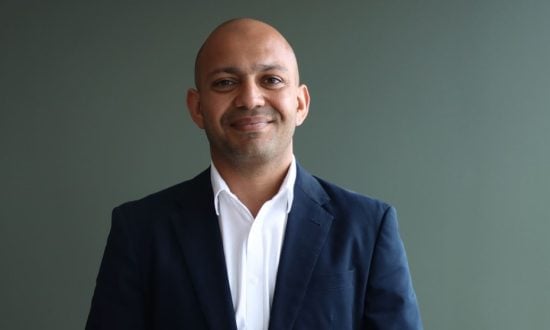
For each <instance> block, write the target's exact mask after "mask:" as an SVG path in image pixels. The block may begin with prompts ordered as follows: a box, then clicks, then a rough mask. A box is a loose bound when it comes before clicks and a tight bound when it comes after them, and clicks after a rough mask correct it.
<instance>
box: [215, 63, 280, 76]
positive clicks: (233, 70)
mask: <svg viewBox="0 0 550 330" xmlns="http://www.w3.org/2000/svg"><path fill="white" fill-rule="evenodd" d="M252 69H253V70H254V71H257V72H267V71H271V70H280V71H284V72H288V69H287V68H286V67H284V66H282V65H280V64H256V65H254V66H253V67H252ZM218 73H230V74H236V75H239V74H244V73H245V72H244V70H242V69H239V68H237V67H234V66H227V67H221V68H217V69H214V70H212V71H211V72H209V73H208V76H209V77H211V76H213V75H216V74H218Z"/></svg>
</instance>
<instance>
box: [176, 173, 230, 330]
mask: <svg viewBox="0 0 550 330" xmlns="http://www.w3.org/2000/svg"><path fill="white" fill-rule="evenodd" d="M189 183H190V185H189V186H188V188H187V189H185V191H183V192H182V194H180V196H178V200H179V203H180V205H181V206H182V207H181V210H180V213H179V214H177V215H176V216H174V217H173V218H172V223H173V225H174V227H175V232H176V235H177V237H178V240H179V243H180V245H181V248H182V251H183V254H184V257H185V261H186V263H187V266H188V267H187V270H188V271H189V276H190V278H191V281H192V283H193V285H194V287H195V290H196V292H197V296H198V299H199V303H200V304H201V307H202V309H203V311H204V314H205V317H206V320H207V322H208V324H209V326H210V328H211V329H233V330H236V329H237V326H236V322H235V312H234V309H233V302H232V300H231V290H230V288H229V281H228V279H227V270H226V267H225V257H224V252H223V244H222V237H221V233H220V229H219V225H218V218H217V216H216V213H215V210H214V197H213V193H212V186H211V183H210V171H209V170H206V171H204V172H203V173H201V174H200V175H198V176H197V177H196V178H194V179H193V180H192V181H190V182H189Z"/></svg>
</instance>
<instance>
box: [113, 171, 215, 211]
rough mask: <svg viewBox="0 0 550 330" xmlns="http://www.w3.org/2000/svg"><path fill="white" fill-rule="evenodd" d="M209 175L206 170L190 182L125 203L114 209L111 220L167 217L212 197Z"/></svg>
mask: <svg viewBox="0 0 550 330" xmlns="http://www.w3.org/2000/svg"><path fill="white" fill-rule="evenodd" d="M209 173H210V172H209V170H208V169H207V170H205V171H203V172H202V173H200V174H199V175H197V176H196V177H194V178H192V179H190V180H187V181H183V182H180V183H178V184H175V185H173V186H171V187H168V188H165V189H162V190H160V191H157V192H155V193H152V194H149V195H147V196H145V197H143V198H140V199H137V200H132V201H128V202H125V203H123V204H121V205H119V206H117V207H115V208H114V210H113V218H115V216H120V217H122V218H131V219H134V221H150V220H151V219H160V218H163V217H166V216H169V215H170V214H172V213H174V212H176V211H177V210H178V209H180V208H181V207H185V205H188V204H193V203H195V202H196V201H199V200H204V198H208V197H209V196H211V195H212V193H211V191H212V187H211V184H210V175H209Z"/></svg>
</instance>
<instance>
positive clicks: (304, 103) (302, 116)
mask: <svg viewBox="0 0 550 330" xmlns="http://www.w3.org/2000/svg"><path fill="white" fill-rule="evenodd" d="M308 112H309V91H308V89H307V86H306V85H303V84H302V85H300V86H298V108H297V109H296V126H300V125H302V123H303V122H304V120H306V117H307V114H308Z"/></svg>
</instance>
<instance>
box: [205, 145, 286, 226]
mask: <svg viewBox="0 0 550 330" xmlns="http://www.w3.org/2000/svg"><path fill="white" fill-rule="evenodd" d="M210 181H211V182H212V191H213V192H214V208H215V209H216V214H217V215H218V216H219V215H220V202H219V195H220V193H221V192H222V191H224V192H227V193H228V194H229V195H231V196H233V197H234V198H237V196H235V195H234V194H233V193H232V192H231V190H230V189H229V186H228V185H227V183H226V182H225V180H224V179H223V178H222V176H221V175H220V172H218V169H216V166H214V163H213V162H211V164H210ZM295 182H296V159H295V157H294V155H293V156H292V162H291V163H290V167H289V168H288V172H287V173H286V176H285V179H284V180H283V183H282V184H281V187H280V188H279V191H278V192H277V194H275V196H273V199H274V198H278V197H279V196H281V195H284V197H283V198H286V213H289V212H290V209H291V208H292V201H293V200H294V183H295Z"/></svg>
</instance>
